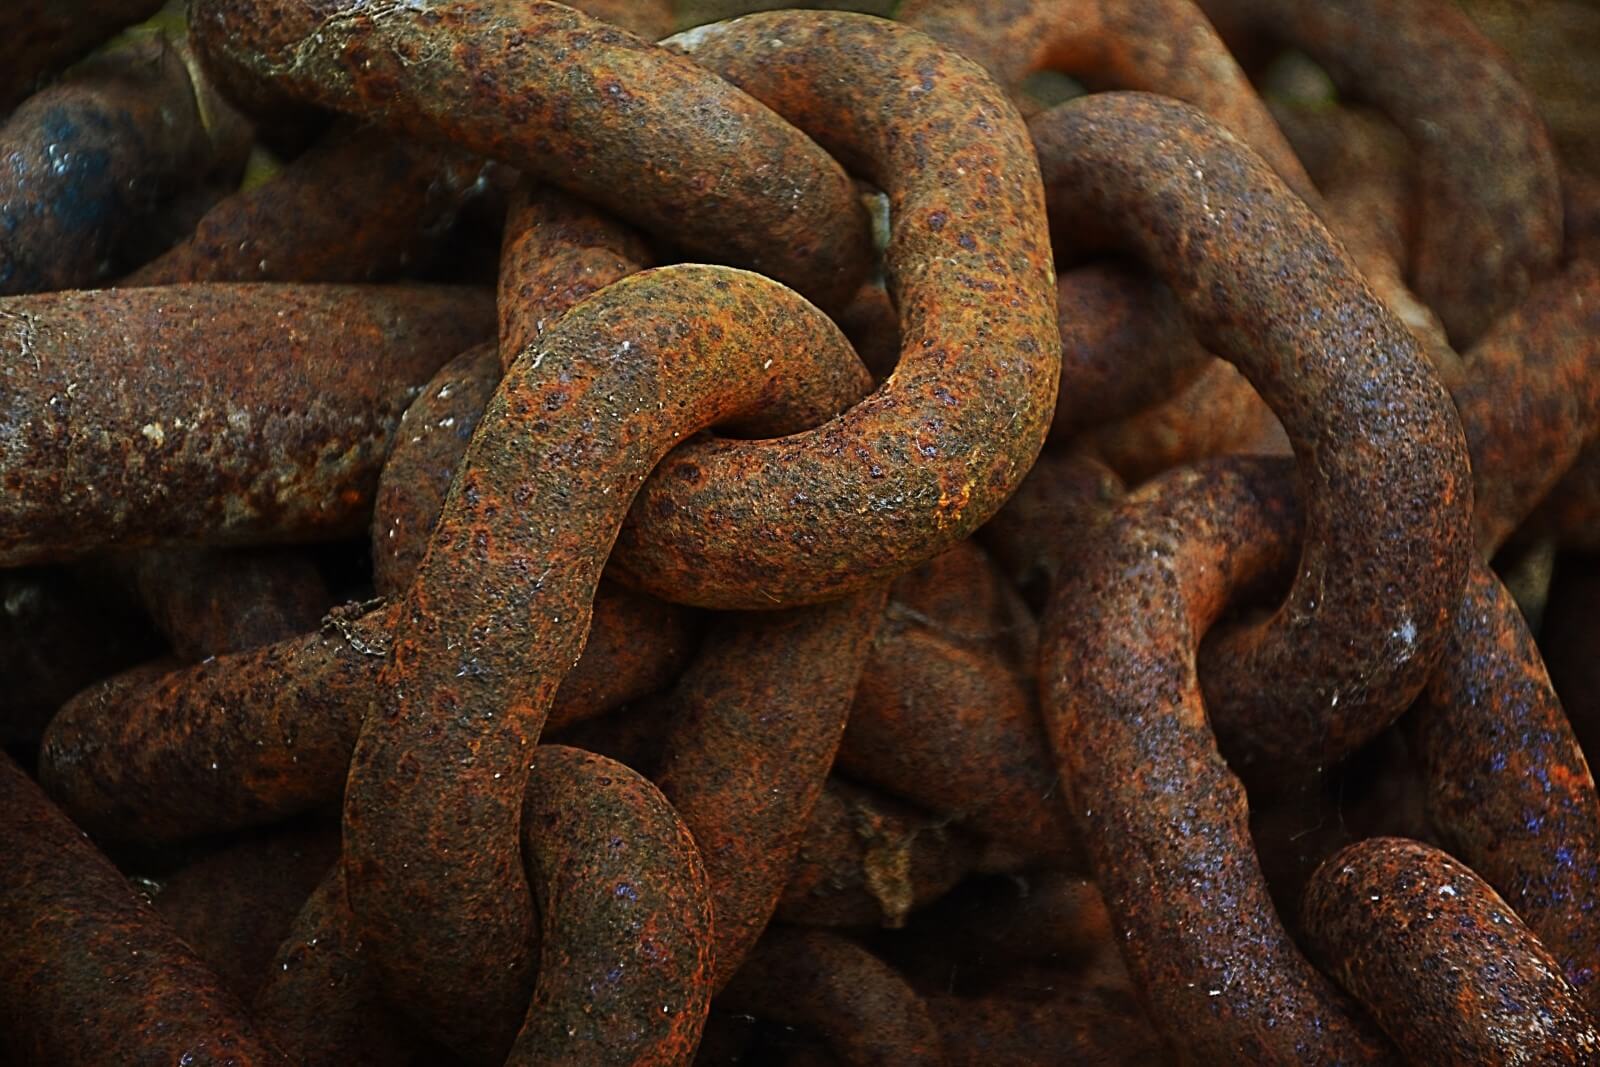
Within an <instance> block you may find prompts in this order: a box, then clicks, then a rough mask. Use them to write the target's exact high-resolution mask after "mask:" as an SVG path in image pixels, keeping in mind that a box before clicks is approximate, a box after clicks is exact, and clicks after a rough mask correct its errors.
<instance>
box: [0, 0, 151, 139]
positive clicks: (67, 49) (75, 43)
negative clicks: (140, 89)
mask: <svg viewBox="0 0 1600 1067" xmlns="http://www.w3.org/2000/svg"><path fill="white" fill-rule="evenodd" d="M160 6H161V0H15V2H14V3H10V4H7V5H6V6H5V8H4V10H3V11H0V42H3V43H0V71H4V72H5V73H4V74H3V75H0V112H5V111H8V110H10V108H11V106H12V105H13V104H15V103H16V102H17V101H18V100H20V99H22V98H23V96H25V95H26V94H27V93H28V92H29V91H30V90H31V89H33V87H34V83H35V82H37V81H39V80H41V79H42V78H43V77H44V76H45V75H48V74H50V73H52V72H53V71H54V70H56V69H57V68H59V67H62V66H65V65H66V64H67V63H70V62H72V60H74V59H76V58H77V57H78V56H80V55H82V54H83V53H85V52H87V51H88V50H89V49H91V48H93V47H94V46H95V45H97V44H99V43H100V42H101V41H104V40H106V39H107V38H109V37H111V36H112V35H113V34H115V33H116V32H117V31H118V30H120V29H121V28H122V27H124V26H128V25H131V24H132V23H135V22H138V21H139V20H140V19H142V18H146V17H148V16H149V15H150V14H152V13H153V12H154V11H155V10H156V9H157V8H159V7H160Z"/></svg>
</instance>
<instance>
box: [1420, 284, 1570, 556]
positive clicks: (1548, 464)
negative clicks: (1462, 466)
mask: <svg viewBox="0 0 1600 1067" xmlns="http://www.w3.org/2000/svg"><path fill="white" fill-rule="evenodd" d="M1450 392H1451V394H1452V395H1453V396H1454V397H1455V402H1456V409H1457V410H1458V411H1459V412H1460V414H1461V425H1462V428H1463V429H1464V430H1465V431H1466V435H1467V450H1468V452H1469V453H1470V454H1471V457H1472V480H1473V488H1474V495H1475V501H1474V507H1475V510H1474V513H1473V532H1474V534H1475V535H1476V539H1477V543H1478V550H1479V552H1481V553H1483V554H1484V555H1486V556H1487V555H1490V554H1492V553H1493V552H1495V551H1496V550H1497V549H1498V548H1499V547H1500V545H1501V544H1502V543H1503V542H1504V541H1505V540H1506V538H1507V537H1509V536H1510V535H1511V532H1512V531H1513V530H1515V529H1516V528H1517V527H1518V526H1520V525H1521V524H1522V522H1523V520H1524V519H1527V518H1528V516H1529V514H1530V513H1531V512H1532V511H1533V510H1534V508H1535V507H1536V506H1537V505H1538V504H1539V502H1540V501H1541V500H1543V499H1544V498H1545V497H1546V494H1551V495H1553V496H1554V497H1555V498H1556V499H1560V494H1561V492H1562V489H1561V488H1559V484H1558V483H1560V481H1561V478H1562V475H1563V473H1565V472H1566V471H1568V470H1569V469H1570V468H1572V467H1573V465H1574V464H1575V463H1576V462H1577V461H1578V458H1579V456H1580V455H1581V454H1582V449H1583V448H1584V446H1585V444H1586V442H1589V441H1593V440H1596V439H1597V438H1600V264H1595V263H1590V262H1587V261H1579V262H1577V263H1574V264H1573V265H1572V266H1571V267H1569V268H1567V270H1566V271H1564V272H1563V273H1562V274H1561V275H1560V276H1559V277H1557V278H1553V279H1551V280H1549V281H1547V282H1544V283H1542V284H1540V285H1538V286H1535V287H1534V290H1533V292H1532V293H1530V294H1529V295H1528V298H1527V299H1526V300H1524V301H1523V302H1522V303H1521V304H1520V305H1519V306H1518V307H1517V309H1516V310H1515V311H1513V312H1511V313H1510V314H1508V315H1506V316H1505V318H1503V319H1501V320H1500V321H1499V322H1497V323H1495V325H1494V327H1493V328H1492V329H1490V331H1489V332H1488V333H1487V334H1485V335H1484V336H1483V339H1482V340H1480V341H1479V342H1478V343H1477V344H1476V345H1474V346H1473V347H1472V351H1471V352H1469V353H1468V354H1467V358H1466V365H1465V367H1464V369H1463V370H1462V371H1461V372H1460V374H1459V375H1458V376H1456V378H1455V380H1453V381H1451V382H1450Z"/></svg>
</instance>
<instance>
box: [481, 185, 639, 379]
mask: <svg viewBox="0 0 1600 1067" xmlns="http://www.w3.org/2000/svg"><path fill="white" fill-rule="evenodd" d="M654 258H655V257H654V256H653V255H652V254H651V251H650V248H649V246H648V245H647V244H646V243H645V241H644V239H643V238H642V237H640V236H639V235H638V234H637V233H635V232H634V231H633V230H631V229H630V228H628V227H627V226H625V225H623V224H622V223H619V222H617V221H615V220H613V219H610V218H607V217H606V216H605V215H604V214H602V213H601V212H599V211H597V210H595V209H594V208H592V207H590V206H589V205H588V204H585V203H583V202H582V201H581V200H578V199H576V198H574V197H571V196H569V195H567V194H566V193H563V192H561V191H560V190H559V189H553V188H550V187H549V186H539V185H534V184H533V183H532V182H530V181H528V180H527V179H523V181H522V183H521V184H520V185H519V186H518V188H517V190H516V192H515V193H514V194H513V196H512V200H511V209H510V211H509V213H508V214H507V216H506V229H505V242H504V244H503V245H502V247H501V249H500V364H501V367H502V368H505V367H509V366H511V363H512V361H513V360H515V359H516V358H517V357H518V356H519V355H521V354H522V352H523V351H524V350H526V349H527V348H528V346H529V345H532V344H534V343H536V342H537V341H538V339H539V338H540V336H542V335H543V333H544V331H545V330H546V329H547V328H548V327H551V326H554V325H555V324H556V322H557V321H558V320H559V319H560V318H561V316H562V315H565V314H566V313H567V310H568V309H569V308H571V307H572V306H573V305H574V304H576V303H577V302H578V301H580V300H582V299H583V298H584V297H586V296H588V295H589V294H591V293H594V292H598V291H599V290H601V289H604V288H605V287H606V286H608V285H610V284H611V283H612V282H614V281H617V280H619V279H621V278H625V277H627V276H628V275H630V274H633V273H635V272H637V271H640V270H643V269H644V268H645V267H648V266H650V265H651V264H652V263H653V261H654Z"/></svg>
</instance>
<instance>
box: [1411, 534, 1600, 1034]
mask: <svg viewBox="0 0 1600 1067" xmlns="http://www.w3.org/2000/svg"><path fill="white" fill-rule="evenodd" d="M1406 722H1407V724H1408V726H1409V728H1410V737H1411V740H1412V744H1413V747H1414V748H1415V750H1416V752H1417V755H1418V758H1419V761H1420V763H1421V765H1422V768H1423V773H1424V777H1425V780H1426V782H1427V789H1428V815H1429V818H1430V820H1431V821H1432V823H1433V825H1434V826H1435V827H1437V828H1438V830H1439V832H1440V833H1441V834H1442V835H1443V837H1444V841H1445V844H1446V845H1448V846H1449V848H1450V850H1451V852H1452V853H1453V854H1454V855H1456V856H1459V857H1460V858H1461V859H1462V860H1463V861H1465V862H1466V863H1468V864H1470V865H1471V866H1472V869H1473V870H1474V871H1476V872H1477V873H1478V874H1479V875H1480V876H1482V877H1483V879H1484V880H1485V881H1487V882H1488V883H1489V884H1490V885H1492V886H1494V887H1495V889H1496V890H1497V891H1498V892H1499V893H1500V895H1501V897H1503V898H1504V899H1505V901H1506V903H1508V904H1509V905H1510V906H1511V907H1512V908H1514V909H1515V910H1516V913H1517V916H1518V917H1519V918H1520V919H1521V920H1522V921H1523V922H1524V923H1526V924H1527V925H1528V928H1529V929H1531V930H1532V931H1533V932H1534V933H1535V934H1536V935H1537V936H1538V937H1539V938H1540V940H1541V941H1543V943H1544V944H1545V946H1546V947H1547V948H1548V949H1549V951H1550V954H1551V955H1553V956H1554V957H1555V958H1556V961H1557V962H1558V963H1559V964H1560V965H1561V972H1562V974H1564V975H1565V976H1566V978H1567V981H1569V982H1570V983H1571V984H1572V986H1573V988H1574V989H1576V990H1577V991H1578V993H1579V994H1580V995H1581V996H1582V997H1584V998H1585V1000H1586V1002H1587V1003H1588V1004H1589V1005H1590V1006H1591V1009H1592V1008H1593V1006H1594V1005H1596V1004H1600V887H1597V882H1600V799H1597V798H1596V796H1595V787H1594V778H1593V776H1592V775H1591V774H1590V773H1589V766H1588V764H1587V763H1586V762H1585V761H1584V758H1583V752H1582V751H1581V750H1580V749H1579V747H1578V739H1577V738H1576V737H1575V736H1574V735H1573V731H1572V727H1571V725H1570V724H1569V723H1568V722H1567V717H1566V715H1564V714H1563V713H1562V709H1561V703H1560V701H1559V700H1558V699H1557V698H1556V693H1555V690H1554V689H1552V688H1551V686H1550V680H1549V678H1548V677H1547V676H1546V674H1545V668H1544V663H1543V661H1542V660H1540V658H1539V652H1538V649H1537V647H1535V645H1534V641H1533V635H1532V634H1530V633H1529V632H1528V627H1527V624H1526V623H1524V622H1523V620H1522V613H1521V612H1520V611H1518V610H1517V605H1516V603H1515V601H1513V600H1512V599H1511V595H1510V594H1509V593H1508V592H1506V589H1505V586H1503V585H1501V584H1500V580H1499V579H1498V578H1496V577H1495V576H1494V573H1493V572H1492V571H1490V570H1489V569H1488V567H1487V566H1486V565H1483V564H1479V565H1477V566H1475V567H1474V568H1473V570H1472V573H1471V575H1470V576H1469V578H1468V580H1467V591H1466V595H1465V596H1463V597H1462V598H1461V604H1460V606H1459V607H1458V608H1457V609H1456V626H1455V633H1453V634H1452V635H1451V637H1450V641H1449V643H1448V644H1447V645H1446V646H1445V655H1444V659H1443V660H1441V661H1440V663H1439V668H1438V670H1437V671H1435V672H1434V676H1433V677H1432V678H1431V679H1429V681H1428V686H1427V688H1426V689H1425V690H1424V691H1423V699H1422V700H1421V701H1420V703H1419V704H1418V706H1417V708H1416V710H1415V711H1414V712H1413V713H1412V714H1411V715H1410V716H1409V717H1408V718H1407V720H1406Z"/></svg>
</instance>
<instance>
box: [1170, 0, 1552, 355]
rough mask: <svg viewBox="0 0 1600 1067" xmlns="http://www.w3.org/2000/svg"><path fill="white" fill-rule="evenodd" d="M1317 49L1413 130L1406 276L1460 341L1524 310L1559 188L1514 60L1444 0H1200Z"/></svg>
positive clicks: (1344, 79)
mask: <svg viewBox="0 0 1600 1067" xmlns="http://www.w3.org/2000/svg"><path fill="white" fill-rule="evenodd" d="M1199 3H1200V6H1201V7H1203V8H1205V9H1206V11H1207V12H1214V13H1217V14H1218V16H1219V17H1227V18H1228V19H1229V21H1232V22H1234V23H1236V24H1238V23H1241V22H1242V23H1244V24H1247V25H1251V26H1255V27H1259V28H1261V29H1264V30H1266V31H1268V32H1270V33H1271V34H1273V35H1274V36H1276V37H1278V38H1279V39H1281V40H1285V41H1288V42H1290V43H1292V44H1294V45H1295V46H1297V47H1299V48H1301V49H1303V50H1304V51H1306V52H1307V53H1309V54H1310V55H1311V56H1312V58H1314V59H1315V60H1317V61H1318V62H1319V63H1321V64H1322V65H1323V66H1324V67H1326V68H1327V69H1328V72H1329V73H1330V74H1332V75H1333V77H1334V79H1335V81H1336V82H1338V83H1339V85H1340V86H1341V87H1343V88H1345V89H1346V90H1347V91H1349V92H1350V94H1351V95H1352V96H1355V97H1357V98H1364V99H1367V100H1370V101H1372V103H1373V104H1374V105H1376V106H1377V107H1378V109H1379V110H1381V111H1383V112H1384V113H1385V114H1387V115H1388V116H1389V117H1390V118H1391V119H1393V120H1394V122H1395V123H1396V124H1397V125H1398V126H1399V127H1400V128H1401V129H1402V130H1403V131H1404V132H1405V134H1406V137H1407V139H1408V140H1409V141H1410V143H1411V147H1412V150H1413V151H1414V152H1415V154H1416V163H1415V166H1414V167H1413V171H1412V173H1413V177H1414V181H1415V183H1416V184H1415V195H1414V199H1413V210H1414V211H1415V212H1416V216H1415V231H1414V232H1415V240H1414V245H1413V249H1412V256H1411V264H1410V277H1411V281H1412V285H1413V287H1414V288H1415V289H1416V292H1417V295H1418V296H1420V297H1421V298H1422V299H1423V301H1424V302H1426V303H1427V304H1428V305H1429V306H1430V307H1431V308H1433V310H1434V311H1436V312H1437V313H1438V315H1439V318H1440V319H1442V320H1443V321H1444V324H1445V327H1446V328H1447V329H1448V330H1449V334H1450V339H1451V340H1452V341H1453V342H1454V343H1455V345H1456V346H1457V347H1458V348H1465V347H1467V346H1469V345H1471V344H1472V343H1473V342H1475V341H1476V340H1477V339H1478V337H1479V336H1480V335H1481V334H1482V333H1483V332H1484V331H1485V330H1486V329H1488V328H1489V326H1490V325H1491V324H1493V322H1494V321H1495V320H1496V319H1497V318H1499V317H1500V316H1501V315H1502V314H1504V313H1505V312H1506V311H1509V310H1511V309H1512V308H1514V307H1516V306H1517V304H1518V303H1520V302H1521V300H1522V298H1523V297H1524V296H1525V295H1526V294H1527V292H1528V289H1529V288H1530V287H1531V286H1532V284H1533V283H1534V282H1536V281H1538V280H1539V279H1540V278H1541V277H1543V276H1544V275H1546V274H1548V273H1550V271H1551V270H1553V269H1554V267H1555V264H1556V260H1557V257H1558V256H1559V255H1560V253H1561V191H1560V188H1559V185H1558V182H1557V175H1556V161H1555V154H1554V151H1553V149H1552V148H1551V145H1550V137H1549V134H1548V133H1547V132H1546V131H1545V127H1544V122H1543V121H1542V120H1541V119H1540V118H1539V115H1538V113H1537V112H1536V111H1535V109H1534V105H1533V100H1532V98H1531V97H1530V95H1529V94H1528V92H1527V90H1526V89H1524V88H1523V87H1522V85H1521V84H1520V83H1519V82H1518V81H1517V79H1516V77H1515V75H1513V74H1512V71H1511V67H1510V63H1509V61H1508V60H1507V59H1506V57H1505V55H1504V54H1503V53H1501V51H1500V50H1499V48H1497V47H1495V46H1494V45H1493V44H1491V43H1490V42H1489V40H1488V39H1487V38H1486V37H1484V36H1483V35H1482V34H1481V33H1479V32H1478V30H1477V29H1476V28H1475V27H1474V26H1473V25H1472V22H1471V20H1470V19H1468V18H1467V16H1466V15H1465V14H1464V13H1463V12H1462V11H1461V10H1460V9H1459V8H1458V7H1457V6H1456V5H1455V4H1451V3H1448V2H1447V0H1413V2H1409V3H1405V4H1393V3H1389V2H1388V0H1325V2H1322V3H1315V4H1285V3H1279V2H1277V0H1199Z"/></svg>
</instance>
